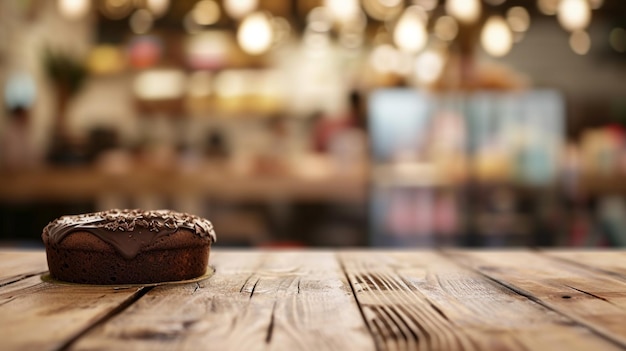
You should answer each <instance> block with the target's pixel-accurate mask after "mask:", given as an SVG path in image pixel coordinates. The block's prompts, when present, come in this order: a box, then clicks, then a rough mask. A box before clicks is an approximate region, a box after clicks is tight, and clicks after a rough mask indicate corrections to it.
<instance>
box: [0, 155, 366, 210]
mask: <svg viewBox="0 0 626 351" xmlns="http://www.w3.org/2000/svg"><path fill="white" fill-rule="evenodd" d="M366 187H367V176H366V173H365V172H361V171H359V172H350V173H337V172H318V173H317V174H315V175H306V174H299V173H298V172H287V171H282V172H281V171H272V172H256V171H241V170H237V169H235V168H234V167H232V166H231V165H229V164H228V163H223V162H204V163H202V164H201V165H198V166H197V167H194V168H193V169H192V170H189V169H184V168H182V169H181V170H174V169H151V168H147V167H142V166H132V167H131V168H129V169H127V170H125V171H123V172H110V171H105V170H103V169H101V168H98V167H95V166H89V167H87V166H85V167H71V168H43V169H38V170H28V171H18V172H10V173H7V172H0V200H3V201H16V202H25V201H26V202H28V201H36V200H53V201H59V200H61V201H65V200H71V201H90V200H94V199H97V198H98V197H100V196H107V195H111V194H114V195H118V196H143V195H159V196H172V197H175V196H188V195H193V196H203V197H206V198H208V199H216V200H233V201H265V200H272V199H281V200H293V201H332V202H364V201H365V199H366Z"/></svg>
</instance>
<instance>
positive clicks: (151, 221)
mask: <svg viewBox="0 0 626 351" xmlns="http://www.w3.org/2000/svg"><path fill="white" fill-rule="evenodd" d="M178 229H188V230H190V231H192V232H193V233H195V234H196V235H198V236H199V237H201V238H206V237H208V238H209V239H210V240H211V242H215V240H216V236H215V231H214V230H213V225H212V224H211V222H209V221H208V220H206V219H204V218H201V217H198V216H194V215H191V214H187V213H181V212H174V211H170V210H154V211H143V210H139V209H133V210H118V209H114V210H108V211H102V212H94V213H87V214H80V215H74V216H63V217H60V218H57V219H56V220H54V221H52V222H50V223H49V224H48V225H47V226H46V227H45V228H44V230H43V232H44V237H45V236H47V237H48V239H49V240H50V241H51V242H52V243H55V244H56V243H60V242H61V241H62V240H63V239H64V238H65V237H66V236H67V235H68V234H70V233H72V232H76V231H86V232H90V233H92V234H94V235H96V236H98V237H99V238H100V239H102V240H104V241H106V242H107V243H109V244H111V245H113V246H114V247H115V248H116V249H117V250H118V252H120V253H121V254H122V255H123V256H124V257H126V258H129V259H130V258H132V257H134V256H135V255H136V254H137V253H138V252H139V249H140V248H141V247H142V246H146V245H149V244H150V243H151V242H153V241H154V240H156V239H157V238H158V237H161V236H164V235H168V234H172V233H174V232H176V231H177V230H178ZM122 233H127V234H129V235H123V234H122ZM44 240H45V239H44Z"/></svg>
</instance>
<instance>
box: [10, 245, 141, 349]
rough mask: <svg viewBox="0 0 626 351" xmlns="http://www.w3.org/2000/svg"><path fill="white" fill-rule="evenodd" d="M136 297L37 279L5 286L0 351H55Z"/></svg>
mask: <svg viewBox="0 0 626 351" xmlns="http://www.w3.org/2000/svg"><path fill="white" fill-rule="evenodd" d="M42 254H43V253H40V255H42ZM140 293H141V291H140V290H139V289H123V290H115V289H113V288H110V287H88V286H79V285H61V284H54V283H48V282H44V281H42V280H41V278H40V276H39V275H36V276H31V277H28V278H25V279H23V280H20V281H17V282H15V283H13V284H10V285H6V286H4V287H2V288H0V325H1V326H2V327H1V328H0V340H2V347H1V348H2V349H3V350H55V349H58V348H60V347H63V345H64V344H65V343H66V342H67V341H68V340H71V339H73V338H74V337H76V336H78V335H80V334H81V333H83V332H84V331H85V330H86V329H87V328H89V327H90V326H92V325H93V324H94V323H97V322H99V321H100V320H102V319H105V318H107V317H108V316H109V315H110V314H111V313H113V312H114V311H115V310H116V309H118V308H120V306H123V305H124V304H126V303H129V302H130V301H132V300H133V299H134V298H135V297H136V296H137V295H138V294H140Z"/></svg>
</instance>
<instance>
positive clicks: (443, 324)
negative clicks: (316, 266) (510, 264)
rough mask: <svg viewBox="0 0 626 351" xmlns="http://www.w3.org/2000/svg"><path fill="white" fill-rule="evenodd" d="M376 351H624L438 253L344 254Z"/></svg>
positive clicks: (343, 260)
mask: <svg viewBox="0 0 626 351" xmlns="http://www.w3.org/2000/svg"><path fill="white" fill-rule="evenodd" d="M340 260H341V262H342V264H343V265H344V267H345V269H346V271H347V274H348V277H349V279H350V282H351V284H352V286H353V288H354V290H355V292H356V297H357V300H358V301H359V304H360V306H361V308H362V310H363V312H364V314H365V316H366V319H367V322H368V324H369V326H370V329H371V330H372V333H373V334H374V335H375V339H376V341H377V346H378V349H389V350H417V349H420V350H530V349H545V350H557V349H563V350H593V349H598V348H601V349H603V350H605V349H606V350H613V349H619V348H617V347H615V345H613V344H611V343H609V342H607V341H606V340H604V339H601V338H599V337H597V336H595V335H594V334H593V333H591V332H590V331H589V330H586V329H584V328H580V327H579V326H577V325H575V324H574V323H573V321H572V320H570V319H568V318H565V317H563V316H560V315H557V314H555V313H553V312H552V311H550V310H548V309H546V308H544V307H542V306H539V305H537V304H535V303H533V302H532V301H529V300H528V299H527V298H525V297H523V296H520V295H518V294H516V293H514V292H512V291H511V290H509V289H506V288H504V287H502V286H500V285H499V284H496V283H495V282H493V281H491V280H489V279H487V278H485V277H484V276H482V275H479V274H477V273H474V272H472V271H470V270H468V269H465V268H463V267H460V266H458V265H457V264H454V263H453V262H451V261H450V260H448V259H446V258H444V257H442V256H440V255H438V254H436V253H433V252H425V251H424V252H416V251H409V252H401V251H394V252H380V251H378V252H376V251H364V252H344V253H341V254H340Z"/></svg>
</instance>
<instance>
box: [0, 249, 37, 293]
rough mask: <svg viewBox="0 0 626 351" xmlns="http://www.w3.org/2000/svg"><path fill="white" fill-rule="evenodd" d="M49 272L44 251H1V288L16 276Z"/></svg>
mask: <svg viewBox="0 0 626 351" xmlns="http://www.w3.org/2000/svg"><path fill="white" fill-rule="evenodd" d="M47 270H48V263H47V262H46V254H45V253H43V252H42V251H0V286H2V285H3V284H2V282H4V281H6V280H8V279H10V278H11V277H16V276H29V275H33V274H40V273H43V272H45V271H47Z"/></svg>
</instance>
